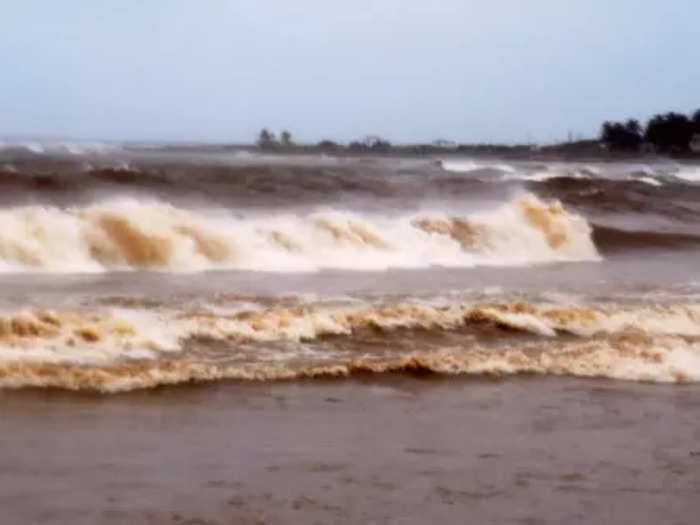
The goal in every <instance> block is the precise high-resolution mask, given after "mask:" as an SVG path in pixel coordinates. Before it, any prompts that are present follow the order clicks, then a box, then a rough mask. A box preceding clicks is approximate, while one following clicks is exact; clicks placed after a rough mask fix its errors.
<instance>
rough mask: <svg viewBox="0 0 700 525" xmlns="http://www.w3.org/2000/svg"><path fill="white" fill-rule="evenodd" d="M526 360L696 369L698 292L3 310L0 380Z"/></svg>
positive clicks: (688, 373)
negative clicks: (595, 298)
mask: <svg viewBox="0 0 700 525" xmlns="http://www.w3.org/2000/svg"><path fill="white" fill-rule="evenodd" d="M386 372H409V373H417V372H418V373H426V372H427V373H437V374H445V375H457V374H488V375H506V374H518V373H537V374H557V375H561V374H564V375H578V376H597V377H611V378H619V379H626V380H638V381H656V382H687V381H700V310H698V307H697V305H691V304H669V305H665V306H660V305H654V306H645V307H641V306H637V307H634V306H624V305H615V304H604V305H601V304H598V305H561V304H559V305H554V304H531V303H523V302H516V303H484V304H466V303H459V302H457V303H432V304H430V303H386V304H376V305H365V306H356V307H348V306H344V307H341V306H337V307H331V306H314V305H303V304H301V305H297V306H293V307H271V308H263V309H255V308H254V309H250V308H248V309H240V308H239V309H234V310H231V311H229V312H222V311H220V309H219V311H217V309H216V308H213V309H212V308H205V309H201V308H200V309H196V310H192V311H171V312H167V311H165V312H164V311H156V312H153V311H148V310H124V309H116V310H112V311H86V312H77V311H73V312H70V311H23V312H19V313H15V314H12V315H9V316H5V317H2V318H0V387H6V388H20V387H27V386H33V387H59V388H67V389H74V390H97V391H102V392H118V391H125V390H132V389H136V388H149V387H154V386H158V385H163V384H178V383H187V382H192V381H197V382H199V381H214V380H220V379H245V380H263V381H265V380H279V379H293V378H308V377H323V376H341V377H342V376H347V375H351V374H356V373H386Z"/></svg>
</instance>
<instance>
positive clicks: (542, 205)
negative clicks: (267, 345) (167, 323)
mask: <svg viewBox="0 0 700 525" xmlns="http://www.w3.org/2000/svg"><path fill="white" fill-rule="evenodd" d="M0 222H1V223H2V225H3V228H2V230H0V265H1V267H2V268H3V269H4V271H18V270H31V271H45V272H61V271H63V272H66V271H67V272H90V271H104V270H110V269H115V270H124V269H142V268H146V269H155V270H162V271H197V270H206V269H216V268H228V269H249V270H271V271H313V270H318V269H321V268H344V269H349V270H370V269H373V270H377V269H386V268H391V267H396V268H418V267H428V266H434V265H442V266H474V265H517V264H530V263H541V262H551V261H580V260H597V259H598V254H597V251H596V248H595V246H594V245H593V242H592V241H591V236H590V234H591V229H590V227H589V225H588V223H587V222H586V221H585V220H584V219H583V218H582V217H580V216H577V215H575V214H572V213H570V212H568V211H566V210H565V209H564V208H562V206H561V205H560V204H558V203H556V202H554V203H546V202H543V201H541V200H539V199H538V198H537V197H535V196H533V195H525V196H523V197H520V198H518V199H515V200H513V201H511V202H509V203H505V204H503V205H502V206H500V207H498V208H496V209H493V210H491V211H487V212H480V213H472V214H465V215H463V216H454V215H445V214H443V213H427V212H426V213H418V214H412V215H404V216H381V215H374V214H371V215H368V214H364V215H363V214H359V213H353V212H348V211H343V210H333V209H327V210H325V211H317V212H313V213H309V214H303V215H300V214H291V213H289V214H270V213H269V212H268V213H265V214H264V215H262V216H247V217H236V216H233V215H231V214H230V213H228V212H224V211H220V212H218V213H207V214H202V213H200V212H196V211H192V210H186V209H182V208H177V207H174V206H172V205H169V204H167V203H163V202H152V201H151V202H142V201H137V200H133V199H122V200H117V201H107V202H101V203H96V204H93V205H89V206H86V207H72V208H56V207H44V206H25V207H19V208H10V209H4V210H0Z"/></svg>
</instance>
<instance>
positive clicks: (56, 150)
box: [0, 140, 122, 155]
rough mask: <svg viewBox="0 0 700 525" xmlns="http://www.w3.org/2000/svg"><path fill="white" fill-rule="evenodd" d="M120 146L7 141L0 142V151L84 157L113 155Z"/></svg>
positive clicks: (87, 143) (96, 143) (81, 142)
mask: <svg viewBox="0 0 700 525" xmlns="http://www.w3.org/2000/svg"><path fill="white" fill-rule="evenodd" d="M121 149H122V148H121V146H119V145H117V144H114V143H106V142H94V141H92V142H90V141H41V140H26V141H22V140H19V141H8V140H0V151H2V150H13V151H19V152H21V151H25V152H28V153H32V154H35V155H43V154H52V155H55V154H65V155H85V154H90V153H93V154H94V153H114V152H117V151H120V150H121Z"/></svg>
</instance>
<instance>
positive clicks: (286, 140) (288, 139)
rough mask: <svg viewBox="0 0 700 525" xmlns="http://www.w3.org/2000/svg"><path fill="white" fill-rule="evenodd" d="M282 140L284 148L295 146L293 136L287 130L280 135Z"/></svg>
mask: <svg viewBox="0 0 700 525" xmlns="http://www.w3.org/2000/svg"><path fill="white" fill-rule="evenodd" d="M280 140H281V141H282V145H283V146H293V145H294V143H293V142H292V134H291V133H290V132H289V131H287V130H286V129H285V130H283V131H282V133H281V135H280Z"/></svg>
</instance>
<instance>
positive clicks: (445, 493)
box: [0, 376, 700, 525]
mask: <svg viewBox="0 0 700 525" xmlns="http://www.w3.org/2000/svg"><path fill="white" fill-rule="evenodd" d="M698 388H699V387H698V386H697V385H686V386H677V385H673V386H670V385H649V384H640V383H618V382H613V381H608V380H582V379H571V378H528V377H522V378H519V379H517V378H514V379H509V380H507V381H492V380H469V379H466V380H464V379H463V380H455V379H450V380H443V379H437V378H434V377H423V378H420V377H405V376H389V377H383V378H382V380H381V381H375V380H374V379H372V378H369V377H368V378H366V379H357V380H331V381H304V382H282V383H275V384H251V383H235V382H234V383H219V384H213V385H207V386H200V387H174V388H162V389H157V390H152V391H142V392H131V393H127V394H118V395H109V396H102V395H93V394H85V393H78V394H70V393H65V392H59V391H36V390H32V391H4V392H1V393H0V402H1V403H2V406H3V417H2V427H3V430H2V432H1V433H0V508H1V509H2V515H3V519H2V523H6V524H23V523H52V524H53V523H56V524H71V525H76V524H82V523H86V524H87V523H104V524H121V523H131V524H141V523H207V524H214V523H221V524H223V523H251V524H252V523H256V524H257V523H268V524H273V523H319V524H320V523H387V524H389V523H391V524H394V523H407V524H408V523H416V524H420V523H439V522H442V523H465V522H470V523H523V524H526V523H528V524H529V523H532V524H534V523H562V524H564V523H640V524H642V523H644V524H646V523H648V524H656V523H674V524H681V523H684V524H685V523H687V524H691V523H697V514H698V511H699V510H700V502H699V500H698V498H697V494H698V493H700V422H699V421H700V397H699V396H698V394H700V391H699V390H698Z"/></svg>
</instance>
